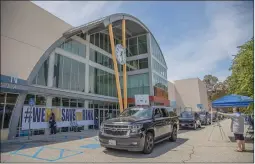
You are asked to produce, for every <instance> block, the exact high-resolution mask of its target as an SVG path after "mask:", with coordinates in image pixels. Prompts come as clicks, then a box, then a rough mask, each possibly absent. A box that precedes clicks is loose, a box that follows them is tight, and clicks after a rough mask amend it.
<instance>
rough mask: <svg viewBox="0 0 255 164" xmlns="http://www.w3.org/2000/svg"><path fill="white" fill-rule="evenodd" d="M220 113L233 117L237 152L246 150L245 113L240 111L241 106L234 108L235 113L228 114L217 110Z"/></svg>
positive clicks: (232, 125) (232, 127) (232, 129)
mask: <svg viewBox="0 0 255 164" xmlns="http://www.w3.org/2000/svg"><path fill="white" fill-rule="evenodd" d="M217 113H218V114H221V115H224V116H226V117H230V118H231V127H230V128H231V132H233V133H234V136H235V140H236V142H237V150H236V151H237V152H242V151H245V141H244V115H242V114H241V113H240V111H239V108H233V114H227V113H222V112H217Z"/></svg>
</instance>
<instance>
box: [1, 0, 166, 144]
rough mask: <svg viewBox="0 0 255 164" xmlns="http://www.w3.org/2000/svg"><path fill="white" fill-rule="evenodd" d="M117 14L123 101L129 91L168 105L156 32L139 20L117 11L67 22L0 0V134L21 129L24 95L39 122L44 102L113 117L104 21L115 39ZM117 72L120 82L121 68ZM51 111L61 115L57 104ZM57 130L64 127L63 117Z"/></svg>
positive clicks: (40, 131)
mask: <svg viewBox="0 0 255 164" xmlns="http://www.w3.org/2000/svg"><path fill="white" fill-rule="evenodd" d="M122 19H125V20H126V38H127V40H126V43H127V75H128V77H127V94H128V106H132V105H134V95H136V94H148V95H150V103H151V104H152V105H159V104H161V105H169V100H168V90H167V86H168V82H167V64H166V62H165V59H164V56H163V54H162V51H161V49H160V47H159V45H158V43H157V41H156V39H155V38H154V36H153V35H152V33H151V32H150V30H149V29H148V28H147V27H146V26H145V25H144V24H143V23H142V22H141V21H140V20H139V19H137V18H135V17H133V16H131V15H128V14H124V13H118V14H113V15H110V16H106V17H104V18H101V19H98V20H95V21H93V22H89V23H87V24H84V25H82V26H79V27H72V26H71V25H69V24H68V23H66V22H64V21H62V20H60V19H59V18H57V17H55V16H54V15H52V14H50V13H48V12H47V11H45V10H43V9H42V8H40V7H38V6H36V5H35V4H33V3H32V2H25V1H24V2H18V1H1V94H0V111H1V113H0V116H1V117H0V122H1V123H0V125H1V127H0V128H1V132H2V133H1V135H2V137H1V138H2V139H6V138H7V136H8V138H9V139H11V138H13V137H19V136H22V135H25V132H26V131H25V130H24V129H23V130H22V128H21V127H22V124H23V123H24V122H23V121H24V119H26V118H25V117H26V114H25V113H24V112H22V109H23V108H24V107H25V106H28V103H29V102H28V101H29V98H34V99H35V106H36V107H38V110H35V111H33V112H34V113H33V114H32V115H33V116H32V118H33V119H34V120H33V121H35V122H40V121H45V122H46V115H45V113H42V111H44V110H47V109H48V108H50V109H61V108H66V109H69V108H70V109H76V108H77V109H83V108H84V109H91V110H92V111H93V117H94V118H95V117H98V120H99V121H103V120H104V119H106V117H107V116H110V117H116V115H118V112H119V110H118V109H119V107H118V99H117V94H116V84H115V78H114V70H113V62H112V56H111V48H110V42H109V35H108V28H107V26H108V25H109V24H110V23H112V25H113V33H114V38H115V44H118V43H120V42H121V20H122ZM119 72H120V83H121V84H122V83H123V82H122V78H121V77H122V67H119ZM121 87H122V85H121ZM26 109H28V108H26ZM39 109H40V110H39ZM35 112H36V113H35ZM61 114H62V117H61ZM83 115H84V113H82V114H81V117H83ZM69 116H70V115H69ZM69 116H67V117H69ZM27 117H28V116H27ZM39 117H40V118H39ZM59 117H60V120H61V119H62V120H63V111H62V113H60V116H59ZM76 117H77V116H76ZM84 117H86V116H84ZM94 118H93V121H94ZM81 120H83V119H81ZM90 124H91V123H90ZM90 124H86V123H85V124H84V125H90ZM42 127H43V126H42ZM42 127H40V126H39V124H38V128H35V126H34V125H33V126H32V129H33V130H32V133H33V135H39V134H44V133H46V132H45V128H42ZM83 128H84V127H83ZM85 128H87V126H85ZM58 131H60V132H64V131H72V128H70V125H69V124H65V125H63V126H62V127H59V128H58Z"/></svg>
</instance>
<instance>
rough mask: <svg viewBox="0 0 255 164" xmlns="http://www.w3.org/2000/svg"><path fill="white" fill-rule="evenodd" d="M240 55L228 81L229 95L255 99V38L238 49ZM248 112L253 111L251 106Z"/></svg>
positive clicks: (235, 61)
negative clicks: (254, 53) (254, 54)
mask: <svg viewBox="0 0 255 164" xmlns="http://www.w3.org/2000/svg"><path fill="white" fill-rule="evenodd" d="M238 48H239V51H238V54H237V55H236V56H235V58H234V59H233V63H232V65H231V67H230V70H231V71H232V74H231V76H229V77H228V78H227V79H226V83H227V85H228V86H229V93H231V94H239V95H245V96H249V97H252V98H254V85H253V84H254V56H253V52H254V40H253V38H252V39H251V40H249V41H248V42H246V43H245V44H243V45H242V46H240V47H238ZM248 110H250V111H251V110H253V105H251V106H250V107H249V108H248Z"/></svg>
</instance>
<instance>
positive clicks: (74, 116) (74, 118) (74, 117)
mask: <svg viewBox="0 0 255 164" xmlns="http://www.w3.org/2000/svg"><path fill="white" fill-rule="evenodd" d="M73 120H76V115H75V109H73Z"/></svg>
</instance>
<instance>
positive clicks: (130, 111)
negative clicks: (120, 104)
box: [120, 107, 152, 118]
mask: <svg viewBox="0 0 255 164" xmlns="http://www.w3.org/2000/svg"><path fill="white" fill-rule="evenodd" d="M129 116H134V117H139V118H152V109H150V108H144V107H131V108H127V109H126V110H124V111H123V113H121V114H120V117H129Z"/></svg>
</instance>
